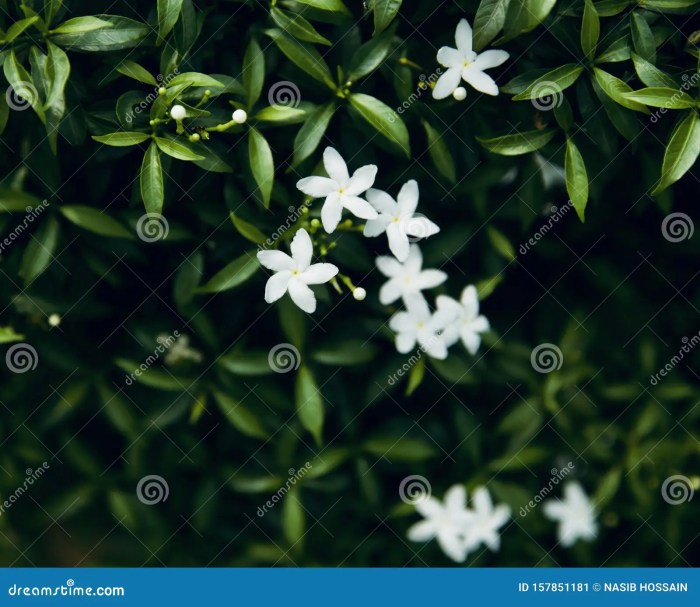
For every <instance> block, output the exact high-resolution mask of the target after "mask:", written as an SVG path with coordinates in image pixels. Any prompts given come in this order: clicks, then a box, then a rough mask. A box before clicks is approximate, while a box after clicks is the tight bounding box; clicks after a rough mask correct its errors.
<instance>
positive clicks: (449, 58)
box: [437, 46, 464, 68]
mask: <svg viewBox="0 0 700 607" xmlns="http://www.w3.org/2000/svg"><path fill="white" fill-rule="evenodd" d="M437 60H438V63H439V64H441V65H444V66H445V67H447V68H449V67H462V63H463V61H464V55H463V54H462V53H460V52H459V51H458V50H457V49H456V48H452V47H451V46H443V47H441V48H440V50H439V51H438V53H437Z"/></svg>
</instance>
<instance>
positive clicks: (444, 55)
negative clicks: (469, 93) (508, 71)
mask: <svg viewBox="0 0 700 607" xmlns="http://www.w3.org/2000/svg"><path fill="white" fill-rule="evenodd" d="M455 42H456V44H457V48H452V47H449V46H443V47H442V48H441V49H440V50H439V51H438V54H437V60H438V62H439V63H441V64H442V65H444V66H445V67H446V68H447V71H446V72H444V73H443V74H442V75H441V76H440V78H438V81H437V82H436V83H435V88H434V89H433V97H434V98H435V99H444V98H445V97H449V96H450V95H452V93H454V91H455V89H457V87H459V83H460V80H464V81H465V82H466V83H468V84H470V85H471V86H473V87H474V88H475V89H476V90H477V91H480V92H481V93H485V94H487V95H498V86H496V83H495V82H494V80H493V78H491V76H489V75H488V74H486V73H485V72H484V70H487V69H490V68H492V67H498V66H499V65H501V64H502V63H504V62H505V61H506V60H507V59H508V57H509V55H508V53H507V52H506V51H500V50H488V51H484V52H483V53H478V54H477V53H476V52H475V51H474V50H473V49H472V28H471V26H470V25H469V22H468V21H467V20H466V19H462V20H461V21H460V22H459V24H458V25H457V31H456V32H455Z"/></svg>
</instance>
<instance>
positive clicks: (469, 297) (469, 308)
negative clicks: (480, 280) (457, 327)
mask: <svg viewBox="0 0 700 607" xmlns="http://www.w3.org/2000/svg"><path fill="white" fill-rule="evenodd" d="M459 300H460V301H461V302H462V306H463V307H464V316H465V317H466V319H467V320H474V319H475V318H476V317H477V316H478V314H479V294H478V292H477V290H476V287H475V286H474V285H468V286H466V287H464V290H463V291H462V296H461V297H460V298H459Z"/></svg>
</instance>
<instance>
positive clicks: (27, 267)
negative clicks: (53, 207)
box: [19, 216, 59, 285]
mask: <svg viewBox="0 0 700 607" xmlns="http://www.w3.org/2000/svg"><path fill="white" fill-rule="evenodd" d="M58 235H59V224H58V221H56V218H55V217H53V216H52V217H49V218H48V219H47V220H46V221H45V222H44V223H42V224H41V226H40V227H39V229H38V230H37V231H36V233H35V234H32V236H31V241H29V243H28V244H27V246H26V247H25V249H24V254H23V255H22V263H21V265H20V268H19V275H20V276H21V277H22V280H23V281H24V284H25V285H28V284H29V283H31V282H32V281H34V279H36V278H37V277H38V276H39V275H40V274H41V273H42V272H43V271H44V270H46V268H47V267H48V266H49V264H50V263H51V261H52V260H53V258H54V252H55V251H56V246H57V245H58Z"/></svg>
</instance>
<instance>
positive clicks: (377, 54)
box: [348, 28, 395, 82]
mask: <svg viewBox="0 0 700 607" xmlns="http://www.w3.org/2000/svg"><path fill="white" fill-rule="evenodd" d="M394 29H395V28H392V29H391V30H388V31H386V32H384V33H383V34H381V35H379V36H377V37H375V38H372V40H370V41H369V42H366V43H365V44H363V45H362V46H361V47H360V48H359V49H357V52H355V53H354V54H353V57H352V61H351V62H350V67H349V68H348V80H350V81H351V82H352V81H355V80H358V79H359V78H362V77H364V76H367V75H368V74H371V73H372V72H373V71H374V70H376V69H377V68H378V67H379V66H380V65H381V64H382V63H383V62H384V60H385V59H386V57H387V55H388V54H389V51H390V50H391V44H392V42H393V40H394Z"/></svg>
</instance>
